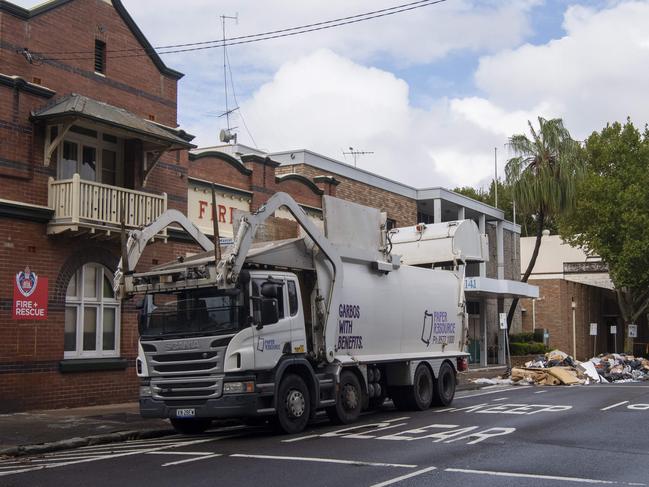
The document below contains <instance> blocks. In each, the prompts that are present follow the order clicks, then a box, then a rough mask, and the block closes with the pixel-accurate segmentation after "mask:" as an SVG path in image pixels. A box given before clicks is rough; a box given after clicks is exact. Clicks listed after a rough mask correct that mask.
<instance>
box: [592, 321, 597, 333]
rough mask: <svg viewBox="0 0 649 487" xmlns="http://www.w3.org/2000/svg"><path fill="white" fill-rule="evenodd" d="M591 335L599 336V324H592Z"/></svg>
mask: <svg viewBox="0 0 649 487" xmlns="http://www.w3.org/2000/svg"><path fill="white" fill-rule="evenodd" d="M590 334H591V335H597V323H591V324H590Z"/></svg>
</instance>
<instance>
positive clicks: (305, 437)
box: [282, 435, 320, 443]
mask: <svg viewBox="0 0 649 487" xmlns="http://www.w3.org/2000/svg"><path fill="white" fill-rule="evenodd" d="M318 436H320V435H306V436H299V437H298V438H291V439H290V440H282V443H293V442H294V441H302V440H308V439H309V438H317V437H318Z"/></svg>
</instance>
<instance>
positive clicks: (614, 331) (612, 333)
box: [611, 325, 617, 335]
mask: <svg viewBox="0 0 649 487" xmlns="http://www.w3.org/2000/svg"><path fill="white" fill-rule="evenodd" d="M611 335H617V326H615V325H612V326H611Z"/></svg>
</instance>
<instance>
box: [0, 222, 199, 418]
mask: <svg viewBox="0 0 649 487" xmlns="http://www.w3.org/2000/svg"><path fill="white" fill-rule="evenodd" d="M0 235H2V236H3V237H2V241H1V242H0V245H2V252H0V269H2V271H0V296H1V298H0V337H2V340H0V412H7V411H12V410H13V411H15V410H23V409H33V408H47V407H64V406H65V407H71V406H78V405H83V404H100V403H110V402H120V401H131V400H135V399H136V398H137V381H136V379H135V374H134V371H133V365H134V360H135V357H136V356H137V340H138V333H137V320H136V310H135V309H134V307H133V302H124V303H123V305H122V314H121V333H120V357H121V358H125V359H127V361H128V363H129V367H128V368H127V369H126V370H123V371H112V372H76V373H65V374H63V373H60V372H59V361H60V360H62V359H63V358H64V353H63V337H64V328H65V327H64V324H65V316H64V310H65V308H64V306H65V291H66V288H67V284H68V282H69V279H70V277H71V276H72V275H73V274H74V272H76V270H77V269H78V268H80V267H81V266H82V265H83V264H86V263H89V262H96V263H100V264H103V265H105V266H106V267H107V268H108V269H109V270H110V271H114V269H115V266H116V262H117V260H118V256H119V251H120V250H119V244H118V242H117V241H115V240H112V241H105V242H97V241H89V240H87V239H84V238H77V239H74V238H72V239H70V238H60V237H59V238H51V237H47V236H46V234H45V225H44V224H37V223H32V222H27V221H20V220H9V219H2V220H0ZM192 251H193V252H195V251H196V247H195V246H192V245H189V244H185V243H180V242H170V243H167V244H165V243H163V242H156V243H155V244H153V245H150V246H148V247H147V248H146V250H145V252H144V255H143V257H142V259H141V260H140V264H139V266H138V270H142V271H145V270H147V269H148V268H150V267H151V266H152V265H154V264H158V263H162V262H166V261H170V260H173V259H175V258H176V257H177V256H179V255H185V254H186V253H187V252H192ZM25 265H29V266H30V268H31V270H32V271H33V272H35V273H36V274H37V275H38V276H39V277H46V278H48V281H49V283H48V284H49V286H48V287H49V293H48V295H49V300H48V319H47V320H45V321H29V320H25V321H14V320H13V319H12V317H11V308H12V296H13V285H14V284H13V283H14V276H15V274H16V273H17V272H18V271H20V270H22V269H24V267H25Z"/></svg>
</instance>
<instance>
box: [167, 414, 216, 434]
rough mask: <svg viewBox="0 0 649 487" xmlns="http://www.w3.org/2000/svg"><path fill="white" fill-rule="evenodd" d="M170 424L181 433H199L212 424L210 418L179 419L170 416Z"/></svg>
mask: <svg viewBox="0 0 649 487" xmlns="http://www.w3.org/2000/svg"><path fill="white" fill-rule="evenodd" d="M169 421H171V426H173V427H174V429H175V430H176V431H177V432H178V433H180V434H182V435H199V434H201V433H204V432H205V430H206V429H207V428H209V427H210V425H211V424H212V420H211V419H203V418H195V419H180V418H171V419H169Z"/></svg>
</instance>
